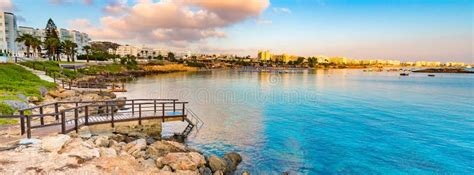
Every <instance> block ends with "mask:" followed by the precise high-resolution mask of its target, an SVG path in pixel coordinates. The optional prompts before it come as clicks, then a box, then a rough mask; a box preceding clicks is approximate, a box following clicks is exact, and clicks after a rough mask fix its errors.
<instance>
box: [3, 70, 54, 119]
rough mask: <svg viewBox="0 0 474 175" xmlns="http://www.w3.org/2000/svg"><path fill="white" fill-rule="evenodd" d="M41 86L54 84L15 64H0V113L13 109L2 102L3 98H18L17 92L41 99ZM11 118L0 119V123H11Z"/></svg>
mask: <svg viewBox="0 0 474 175" xmlns="http://www.w3.org/2000/svg"><path fill="white" fill-rule="evenodd" d="M41 87H44V88H47V89H52V88H54V87H56V84H54V83H50V82H47V81H44V80H41V79H40V78H39V77H38V76H36V75H35V74H33V73H31V72H30V71H28V70H25V69H24V68H22V67H21V66H18V65H15V64H0V115H8V114H12V113H13V112H14V110H13V109H12V108H10V107H9V106H8V105H6V104H4V103H2V102H3V101H4V100H20V101H23V99H20V98H19V97H18V96H17V94H23V95H25V96H26V97H30V96H36V97H38V98H39V99H41V93H40V91H39V89H40V88H41ZM11 123H14V121H13V120H4V119H0V125H1V124H11Z"/></svg>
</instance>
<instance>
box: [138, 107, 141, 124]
mask: <svg viewBox="0 0 474 175" xmlns="http://www.w3.org/2000/svg"><path fill="white" fill-rule="evenodd" d="M138 125H142V104H138Z"/></svg>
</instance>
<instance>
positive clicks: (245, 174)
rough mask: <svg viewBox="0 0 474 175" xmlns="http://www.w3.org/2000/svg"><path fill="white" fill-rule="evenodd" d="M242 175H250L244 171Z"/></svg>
mask: <svg viewBox="0 0 474 175" xmlns="http://www.w3.org/2000/svg"><path fill="white" fill-rule="evenodd" d="M242 175H250V172H249V171H247V170H245V171H244V172H242Z"/></svg>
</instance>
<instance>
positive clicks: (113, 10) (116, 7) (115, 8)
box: [102, 0, 128, 15]
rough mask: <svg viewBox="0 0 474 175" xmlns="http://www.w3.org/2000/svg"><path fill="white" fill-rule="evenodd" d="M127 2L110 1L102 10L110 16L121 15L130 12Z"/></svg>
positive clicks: (119, 0)
mask: <svg viewBox="0 0 474 175" xmlns="http://www.w3.org/2000/svg"><path fill="white" fill-rule="evenodd" d="M127 4H128V2H127V0H113V1H110V2H109V4H107V5H106V6H105V7H104V8H103V9H102V10H103V11H104V12H105V13H107V14H109V15H121V14H124V13H126V12H127V11H128V5H127Z"/></svg>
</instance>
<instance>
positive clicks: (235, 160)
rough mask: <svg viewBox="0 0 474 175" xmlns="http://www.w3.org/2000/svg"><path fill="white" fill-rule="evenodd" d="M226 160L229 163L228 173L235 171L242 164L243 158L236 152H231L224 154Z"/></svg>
mask: <svg viewBox="0 0 474 175" xmlns="http://www.w3.org/2000/svg"><path fill="white" fill-rule="evenodd" d="M224 160H226V162H227V169H228V171H235V170H236V169H237V166H239V164H240V162H242V156H240V154H238V153H236V152H230V153H226V154H224Z"/></svg>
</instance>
